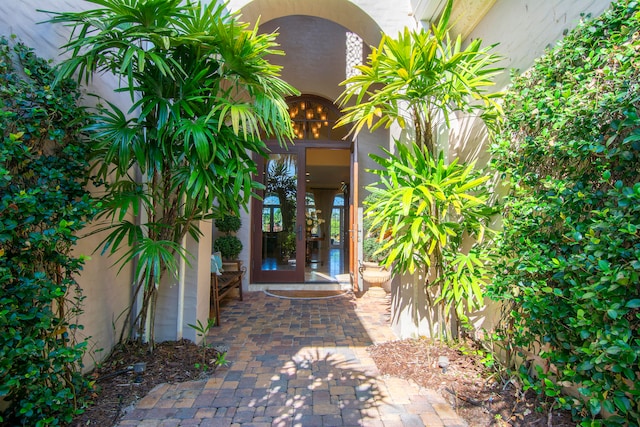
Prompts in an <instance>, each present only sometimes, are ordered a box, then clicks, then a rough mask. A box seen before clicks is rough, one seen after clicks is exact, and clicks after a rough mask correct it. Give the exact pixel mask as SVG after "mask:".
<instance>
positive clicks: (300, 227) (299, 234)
mask: <svg viewBox="0 0 640 427" xmlns="http://www.w3.org/2000/svg"><path fill="white" fill-rule="evenodd" d="M298 240H302V226H301V225H298Z"/></svg>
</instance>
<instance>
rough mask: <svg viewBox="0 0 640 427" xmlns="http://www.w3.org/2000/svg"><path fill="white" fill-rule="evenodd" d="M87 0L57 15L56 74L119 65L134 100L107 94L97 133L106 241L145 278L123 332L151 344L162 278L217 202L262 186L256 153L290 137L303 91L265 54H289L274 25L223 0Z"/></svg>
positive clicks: (247, 195)
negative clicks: (295, 103)
mask: <svg viewBox="0 0 640 427" xmlns="http://www.w3.org/2000/svg"><path fill="white" fill-rule="evenodd" d="M89 3H92V5H91V7H95V8H93V9H91V8H89V9H86V10H82V11H73V12H64V13H55V12H52V14H53V18H52V19H51V21H50V22H52V23H56V24H61V25H66V26H68V27H70V28H71V35H70V38H69V41H68V43H67V44H66V45H65V46H64V47H63V48H64V49H65V51H66V53H68V55H69V56H68V59H66V60H65V61H64V62H63V63H62V64H61V65H60V68H59V73H60V74H59V75H60V76H61V77H71V76H75V77H77V78H78V79H79V80H81V81H82V80H87V81H89V80H91V79H92V78H93V77H94V75H96V76H97V75H100V74H101V73H108V74H112V75H114V76H116V77H117V80H118V81H119V82H120V85H121V87H119V88H117V89H116V91H123V92H127V93H129V95H130V96H131V100H132V102H133V105H132V106H131V108H130V109H125V110H121V109H120V108H118V106H116V105H112V104H109V105H107V104H106V103H105V105H104V108H99V109H98V110H97V111H96V113H95V116H94V119H95V124H94V125H93V126H92V127H91V128H90V129H89V130H90V131H91V136H92V139H93V141H94V147H95V148H94V155H95V160H96V161H97V164H98V165H99V166H100V167H99V169H97V172H98V176H100V177H101V178H103V179H105V180H108V181H109V182H110V183H111V184H110V185H109V186H108V187H107V191H106V193H105V197H104V198H103V200H102V202H103V205H104V206H105V211H104V215H103V216H104V217H105V219H107V220H108V224H107V225H106V226H105V231H108V234H107V236H106V238H105V239H104V241H103V245H102V247H103V248H104V249H103V250H104V252H106V253H108V254H109V255H115V254H116V252H118V250H119V249H123V250H124V251H125V252H124V255H122V256H120V257H119V259H118V261H117V263H118V264H119V265H120V267H121V268H123V267H124V266H125V265H127V264H131V265H133V266H134V269H135V273H134V274H135V275H136V277H139V278H140V280H139V281H138V282H137V283H136V285H135V287H134V290H133V293H132V299H131V305H130V306H129V310H130V311H135V312H134V313H133V316H127V315H125V316H124V318H126V319H132V321H131V322H126V324H125V325H124V327H123V329H122V331H121V335H120V339H121V340H124V339H126V338H133V339H138V340H141V341H142V340H144V341H147V342H148V343H149V345H150V347H153V343H154V341H155V338H154V337H155V318H154V316H155V315H156V313H157V312H156V309H155V307H156V303H157V298H158V292H159V289H160V284H161V283H162V282H163V278H164V277H171V276H174V277H175V276H177V275H178V272H179V269H180V267H179V265H180V264H179V260H180V258H182V259H184V260H185V261H188V258H189V257H190V254H188V253H187V251H186V248H185V247H184V246H183V245H182V244H181V242H182V241H183V238H184V237H185V236H187V234H188V235H190V236H191V237H192V238H193V239H196V240H197V239H198V238H199V237H200V235H201V231H200V229H199V227H198V224H199V223H200V221H202V220H209V219H211V218H213V217H214V216H215V214H216V213H217V212H215V213H212V212H211V211H212V207H213V208H214V209H215V210H216V211H219V212H234V213H239V211H240V208H241V207H245V208H246V206H247V205H248V203H249V200H250V199H251V197H253V196H254V195H255V194H256V191H257V190H259V189H262V184H260V183H259V182H257V181H255V180H254V179H253V177H254V174H255V173H256V172H257V165H256V163H255V161H254V158H253V156H254V155H265V154H266V145H265V142H264V139H268V138H274V139H277V140H279V141H280V142H281V143H282V144H283V145H284V144H285V143H286V142H287V141H290V140H291V138H292V136H293V128H292V125H291V120H290V118H289V114H288V111H287V104H286V102H285V97H286V96H289V95H295V94H297V91H296V90H295V89H294V88H293V87H291V86H290V85H289V84H287V83H285V82H284V81H283V80H282V79H281V78H280V70H281V67H280V66H278V65H274V64H271V63H270V62H269V61H268V60H267V58H270V57H271V55H281V54H283V52H282V51H280V50H279V49H278V48H277V46H278V45H277V43H276V42H275V38H276V34H275V33H269V34H264V33H259V32H258V28H257V26H256V27H255V28H252V27H249V25H248V24H245V23H242V22H240V21H239V20H238V15H237V14H234V13H229V11H228V9H227V8H226V6H225V5H224V4H221V3H218V2H200V1H187V2H185V1H182V0H99V1H98V0H94V1H92V2H89ZM133 169H135V170H139V171H140V173H141V177H136V176H135V174H131V173H130V172H131V170H133ZM141 182H145V183H147V184H148V185H140V184H141ZM141 212H142V213H143V214H142V215H140V213H141ZM129 215H134V216H136V217H141V218H144V221H141V222H138V223H132V222H131V221H129V220H128V218H129ZM140 295H141V299H140V298H139V296H140ZM137 302H139V303H137ZM134 306H135V310H134ZM147 316H151V319H149V320H150V321H147Z"/></svg>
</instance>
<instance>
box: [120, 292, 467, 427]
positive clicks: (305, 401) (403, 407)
mask: <svg viewBox="0 0 640 427" xmlns="http://www.w3.org/2000/svg"><path fill="white" fill-rule="evenodd" d="M375 291H376V290H374V291H370V292H368V293H366V294H365V295H363V296H361V297H359V298H356V297H354V296H353V295H347V296H341V297H337V298H332V299H323V300H288V299H281V298H275V297H272V296H268V295H266V294H264V293H262V292H252V293H247V294H245V299H244V301H243V302H240V301H237V299H235V298H234V299H228V300H227V301H226V303H225V305H224V306H223V308H222V314H223V316H222V320H223V322H222V325H221V326H220V327H217V328H214V329H213V330H212V331H211V333H210V334H209V342H210V343H212V344H213V345H214V346H215V347H216V348H219V349H228V353H227V359H228V360H229V361H230V362H231V363H230V365H229V366H228V367H226V368H220V369H218V370H217V371H216V372H215V374H214V375H213V377H211V378H210V379H208V380H203V381H193V382H187V383H182V384H165V385H161V386H159V387H157V388H155V389H154V390H152V391H151V392H150V393H149V394H148V395H147V396H146V397H144V398H143V399H142V400H140V401H139V402H138V404H137V406H136V407H135V409H133V410H131V411H129V412H127V413H126V415H125V416H124V418H123V420H122V421H121V422H120V424H119V426H121V427H124V426H147V427H170V426H172V427H173V426H200V427H205V426H216V427H218V426H219V427H236V426H238V427H240V426H241V427H263V426H264V427H293V426H296V427H297V426H299V427H315V426H331V427H338V426H365V427H378V426H384V427H391V426H394V427H395V426H406V427H421V426H427V427H429V426H433V427H435V426H447V427H458V426H466V425H467V424H466V423H465V422H464V421H463V420H462V419H461V418H459V417H458V415H457V414H456V413H455V412H454V411H453V410H452V409H451V407H450V406H449V405H448V404H447V403H446V402H445V400H444V399H443V398H442V397H441V396H440V395H438V394H437V393H436V392H434V391H432V390H426V389H421V388H419V387H418V386H417V385H415V384H414V383H410V382H408V381H405V380H402V379H399V378H393V377H384V376H381V375H380V374H379V372H378V371H377V369H376V366H375V364H374V362H373V360H372V359H371V358H370V356H369V354H368V352H367V347H368V346H370V345H372V344H375V343H380V342H384V341H388V340H393V339H396V337H395V336H394V335H393V332H392V331H391V329H390V328H389V327H388V322H387V317H388V315H387V313H386V309H387V306H388V304H387V303H386V300H385V298H384V295H381V294H380V293H379V292H375ZM382 294H384V293H383V292H382Z"/></svg>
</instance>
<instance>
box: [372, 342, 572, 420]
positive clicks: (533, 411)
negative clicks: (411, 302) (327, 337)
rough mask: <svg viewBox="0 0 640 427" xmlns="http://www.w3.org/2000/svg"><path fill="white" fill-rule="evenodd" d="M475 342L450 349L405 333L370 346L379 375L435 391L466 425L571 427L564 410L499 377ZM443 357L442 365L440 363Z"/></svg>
mask: <svg viewBox="0 0 640 427" xmlns="http://www.w3.org/2000/svg"><path fill="white" fill-rule="evenodd" d="M474 347H475V346H474V345H473V343H470V344H469V345H468V346H465V347H462V346H461V347H460V348H458V349H455V348H451V347H448V346H446V345H444V344H440V343H434V342H432V341H429V340H426V339H420V340H412V339H409V340H400V341H390V342H386V343H382V344H379V345H375V346H372V347H370V348H369V351H370V353H371V356H372V358H373V360H374V361H375V363H376V366H377V367H378V369H379V370H380V372H381V373H382V374H383V375H391V376H395V377H400V378H404V379H407V380H412V381H413V382H415V383H416V384H418V385H419V386H421V387H425V388H429V389H432V390H436V391H438V392H439V393H440V394H441V395H442V396H443V397H444V398H445V399H446V400H447V401H448V402H449V403H450V404H451V406H452V407H453V408H454V410H455V411H456V412H457V413H458V414H459V415H460V416H461V417H462V418H463V419H464V420H466V421H467V422H468V423H469V426H470V427H480V426H483V427H485V426H500V427H506V426H511V427H524V426H527V427H531V426H533V427H538V426H544V427H551V426H555V427H575V425H576V423H575V422H573V421H572V419H571V414H570V413H569V412H567V411H553V412H549V411H548V410H546V409H545V408H548V405H546V404H545V402H542V401H540V400H539V399H538V397H537V396H536V395H535V394H534V393H533V392H527V393H524V392H523V391H522V389H521V387H519V385H518V383H517V381H515V379H513V380H510V379H503V378H501V377H500V376H499V375H497V373H496V372H495V371H493V370H491V369H489V368H487V367H486V366H485V365H484V364H483V363H482V361H481V357H480V356H479V355H478V353H477V352H475V351H474ZM441 357H443V358H446V360H445V359H441ZM439 362H440V363H439ZM447 362H448V366H447V367H446V369H443V368H442V367H440V366H439V364H440V365H445V364H447Z"/></svg>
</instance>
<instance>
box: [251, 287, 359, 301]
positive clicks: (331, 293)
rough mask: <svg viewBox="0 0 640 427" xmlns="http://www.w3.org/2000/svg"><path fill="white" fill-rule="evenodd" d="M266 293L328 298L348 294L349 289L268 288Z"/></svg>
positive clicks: (299, 297)
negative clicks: (302, 289) (299, 289)
mask: <svg viewBox="0 0 640 427" xmlns="http://www.w3.org/2000/svg"><path fill="white" fill-rule="evenodd" d="M264 293H265V294H267V295H269V296H272V297H276V298H285V299H326V298H336V297H341V296H343V295H347V291H341V290H327V291H296V290H277V289H267V290H265V291H264Z"/></svg>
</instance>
